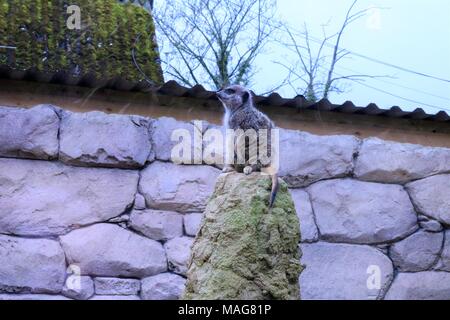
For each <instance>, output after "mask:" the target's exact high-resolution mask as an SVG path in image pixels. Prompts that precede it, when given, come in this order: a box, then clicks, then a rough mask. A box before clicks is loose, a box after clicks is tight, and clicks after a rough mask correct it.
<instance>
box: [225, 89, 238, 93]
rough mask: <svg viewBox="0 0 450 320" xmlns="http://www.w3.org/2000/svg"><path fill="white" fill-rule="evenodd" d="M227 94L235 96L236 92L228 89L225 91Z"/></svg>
mask: <svg viewBox="0 0 450 320" xmlns="http://www.w3.org/2000/svg"><path fill="white" fill-rule="evenodd" d="M225 93H226V94H235V93H236V90H234V89H226V90H225Z"/></svg>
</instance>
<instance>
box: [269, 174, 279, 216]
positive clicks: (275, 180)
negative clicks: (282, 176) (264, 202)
mask: <svg viewBox="0 0 450 320" xmlns="http://www.w3.org/2000/svg"><path fill="white" fill-rule="evenodd" d="M277 192H278V174H276V173H275V174H274V175H272V191H271V193H270V201H269V208H270V209H271V208H272V207H273V203H274V202H275V198H276V197H277Z"/></svg>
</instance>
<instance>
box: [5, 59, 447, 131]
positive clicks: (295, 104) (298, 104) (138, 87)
mask: <svg viewBox="0 0 450 320" xmlns="http://www.w3.org/2000/svg"><path fill="white" fill-rule="evenodd" d="M0 78H7V79H14V80H28V81H38V82H44V83H57V84H64V85H71V86H82V87H90V88H109V89H114V90H123V91H138V92H155V93H158V94H162V95H169V96H173V97H192V98H197V99H214V100H215V99H217V98H216V95H215V92H214V91H208V90H206V89H205V88H204V87H203V86H201V85H196V86H194V87H192V88H188V87H184V86H182V85H180V84H178V83H177V82H176V81H173V80H172V81H168V82H166V83H165V84H163V85H162V86H155V85H153V84H149V83H147V82H145V81H141V82H137V83H136V82H130V81H127V80H124V79H121V78H115V79H110V80H98V79H96V78H95V77H93V76H92V75H89V74H88V75H84V76H80V77H73V76H70V75H68V74H67V73H64V72H58V73H53V74H48V73H41V72H36V71H33V70H28V71H17V70H13V69H11V68H9V67H8V66H0ZM255 102H256V103H257V104H261V105H270V106H275V107H289V108H296V109H309V110H320V111H330V112H340V113H347V114H365V115H373V116H385V117H389V118H405V119H417V120H431V121H438V122H449V123H450V116H449V115H448V114H447V113H446V112H445V111H439V112H437V113H436V114H429V113H426V112H425V111H424V110H423V109H422V108H417V109H416V110H414V111H404V110H402V109H401V108H400V107H398V106H393V107H391V108H390V109H382V108H380V107H378V106H377V105H376V104H375V103H371V104H369V105H368V106H365V107H361V106H355V105H354V104H353V102H351V101H346V102H345V103H343V104H332V103H331V102H330V101H328V100H327V99H323V100H320V101H319V102H317V103H311V102H309V101H307V100H306V99H305V97H304V96H301V95H299V96H296V97H294V98H283V97H281V96H280V95H279V94H278V93H272V94H270V95H268V96H258V95H257V96H255Z"/></svg>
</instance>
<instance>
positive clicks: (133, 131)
mask: <svg viewBox="0 0 450 320" xmlns="http://www.w3.org/2000/svg"><path fill="white" fill-rule="evenodd" d="M60 141H61V142H60V143H61V146H60V152H59V158H60V159H61V160H62V161H63V162H66V163H69V164H74V165H81V166H101V167H116V168H139V167H142V166H144V164H145V163H146V161H147V158H148V157H149V154H150V152H151V142H150V134H149V121H148V119H145V118H143V117H139V116H129V115H108V114H105V113H103V112H98V111H93V112H88V113H72V112H64V113H63V116H62V120H61V132H60Z"/></svg>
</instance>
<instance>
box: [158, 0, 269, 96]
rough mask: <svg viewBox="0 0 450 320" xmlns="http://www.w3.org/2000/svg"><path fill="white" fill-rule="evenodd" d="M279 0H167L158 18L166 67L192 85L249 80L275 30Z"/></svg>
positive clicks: (168, 73) (213, 86)
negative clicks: (258, 58)
mask: <svg viewBox="0 0 450 320" xmlns="http://www.w3.org/2000/svg"><path fill="white" fill-rule="evenodd" d="M274 14H275V0H192V1H191V0H190V1H180V0H168V1H165V3H164V4H161V5H159V6H158V2H156V5H155V9H154V19H155V22H156V26H157V31H158V32H159V34H160V37H159V39H158V40H159V42H160V46H161V57H162V63H163V69H164V71H165V73H166V75H168V76H169V77H171V78H173V79H175V80H178V81H180V82H181V83H183V84H185V85H188V86H193V85H195V84H200V83H201V84H203V85H206V86H209V87H211V88H214V89H219V88H221V87H223V86H226V85H228V84H231V83H234V84H243V85H248V84H249V82H250V81H251V79H252V76H253V75H254V72H255V69H254V61H255V59H256V57H257V56H258V54H260V53H261V51H262V49H263V48H264V46H265V44H266V43H267V41H268V39H269V36H270V34H271V32H272V31H273V30H274V28H275V27H274V24H273V18H274Z"/></svg>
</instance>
